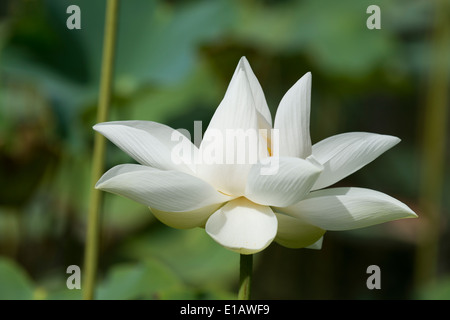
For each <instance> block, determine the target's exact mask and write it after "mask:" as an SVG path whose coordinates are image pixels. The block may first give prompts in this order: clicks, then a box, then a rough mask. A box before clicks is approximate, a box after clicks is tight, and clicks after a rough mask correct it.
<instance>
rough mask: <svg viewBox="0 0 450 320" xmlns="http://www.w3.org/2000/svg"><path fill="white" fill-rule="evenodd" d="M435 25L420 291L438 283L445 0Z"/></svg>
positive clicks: (449, 38)
mask: <svg viewBox="0 0 450 320" xmlns="http://www.w3.org/2000/svg"><path fill="white" fill-rule="evenodd" d="M434 4H435V26H434V32H433V34H432V39H431V44H430V49H431V52H430V53H431V55H430V64H431V65H430V70H429V75H428V76H429V83H428V94H427V98H426V99H427V100H426V102H425V112H424V113H423V115H422V117H423V118H424V130H423V148H422V177H421V180H422V181H421V188H420V199H419V201H420V202H419V204H420V206H421V210H422V216H423V217H424V218H425V219H426V220H425V222H427V223H425V224H422V225H423V228H422V229H421V230H420V231H421V233H420V234H419V236H420V242H419V245H418V248H417V254H416V266H415V282H416V287H417V289H420V288H421V287H422V286H424V285H426V284H429V283H431V282H433V281H436V280H437V265H438V253H439V241H440V234H441V227H442V218H441V211H442V200H443V193H442V190H443V185H444V180H443V179H444V176H445V175H444V173H445V168H446V163H445V145H446V137H447V134H446V132H448V131H447V119H448V101H449V94H448V84H449V79H450V73H449V71H448V70H449V67H450V63H449V59H448V57H449V54H450V52H449V48H450V22H449V20H448V18H447V17H448V16H447V14H448V12H449V10H450V5H449V3H448V2H447V1H446V0H440V1H436V2H434Z"/></svg>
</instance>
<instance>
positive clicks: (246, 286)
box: [238, 254, 253, 300]
mask: <svg viewBox="0 0 450 320" xmlns="http://www.w3.org/2000/svg"><path fill="white" fill-rule="evenodd" d="M252 270H253V255H252V254H241V257H240V279H239V292H238V299H239V300H250V291H251V290H250V288H251V283H252Z"/></svg>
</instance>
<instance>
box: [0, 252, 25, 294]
mask: <svg viewBox="0 0 450 320" xmlns="http://www.w3.org/2000/svg"><path fill="white" fill-rule="evenodd" d="M0 283H1V290H0V299H1V300H5V299H8V300H9V299H10V300H29V299H32V298H33V287H32V284H31V281H30V279H29V278H28V276H27V274H26V273H25V272H24V271H23V270H22V269H21V268H20V267H19V266H18V265H17V264H16V263H15V262H13V261H11V260H8V259H4V258H1V257H0Z"/></svg>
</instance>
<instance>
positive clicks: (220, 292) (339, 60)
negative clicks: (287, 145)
mask: <svg viewBox="0 0 450 320" xmlns="http://www.w3.org/2000/svg"><path fill="white" fill-rule="evenodd" d="M442 2H444V1H442ZM439 3H440V2H439V1H428V0H408V1H406V0H394V1H387V0H386V1H376V0H373V1H372V0H371V1H365V0H357V1H356V0H353V1H351V0H341V1H333V0H326V1H325V0H320V1H306V0H303V1H294V0H283V1H275V0H266V1H238V0H234V1H225V0H217V1H210V0H201V1H200V0H199V1H175V0H173V1H168V0H167V1H162V0H159V1H158V0H126V1H121V6H120V21H119V31H118V46H117V59H116V73H115V82H114V97H113V102H112V103H113V104H112V110H111V114H110V119H111V120H129V119H134V120H152V121H157V122H161V123H165V124H167V125H169V126H171V127H173V128H185V129H188V130H190V131H191V132H192V131H193V123H194V121H195V120H202V121H204V125H203V129H205V128H206V126H207V123H208V121H209V119H210V118H211V116H212V115H213V113H214V111H215V109H216V107H217V106H218V104H219V102H220V100H221V98H222V97H223V94H224V93H225V90H226V87H227V85H228V81H229V80H230V79H231V76H232V74H233V72H234V69H235V67H236V64H237V62H238V61H239V58H240V57H241V56H244V55H245V56H246V57H247V58H248V60H249V61H250V64H251V65H252V68H253V70H254V72H255V74H256V76H257V77H258V79H259V81H260V82H261V85H262V87H263V89H264V92H265V95H266V98H267V101H268V103H269V106H270V108H271V111H272V116H274V114H275V111H276V108H277V106H278V103H279V101H280V100H281V98H282V96H283V95H284V93H285V92H286V91H287V90H288V89H289V88H290V87H291V86H292V85H293V84H294V83H295V82H296V81H297V80H298V79H299V78H300V77H301V76H302V75H303V74H304V73H306V72H308V71H311V72H312V76H313V82H312V111H311V130H312V131H311V137H312V140H313V143H315V142H318V141H320V140H321V139H323V138H325V137H328V136H331V135H334V134H338V133H342V132H349V131H368V132H376V133H382V134H390V135H395V136H398V137H400V138H401V139H402V142H401V143H400V144H399V145H398V146H396V147H395V148H393V149H392V150H390V151H388V152H387V153H386V154H384V155H382V156H381V157H380V158H378V159H377V160H376V161H374V162H373V163H371V164H369V165H367V166H366V167H364V168H363V169H361V170H360V171H358V172H357V173H355V174H353V175H351V176H350V177H348V178H346V179H344V180H343V181H342V182H341V183H340V185H342V186H360V187H366V188H371V189H375V190H379V191H382V192H385V193H388V194H390V195H392V196H394V197H396V198H398V199H400V200H402V201H403V202H405V203H406V204H408V205H409V206H410V207H411V208H412V209H413V210H415V211H416V212H417V213H418V215H419V219H409V220H403V221H396V222H390V223H385V224H383V225H379V226H374V227H370V228H365V229H361V230H356V231H347V232H339V233H338V232H336V233H334V232H328V233H326V235H325V239H324V243H323V249H322V250H320V251H316V250H307V249H299V250H294V249H287V248H284V247H281V246H279V245H277V244H275V243H274V244H272V245H271V246H270V247H269V248H268V249H266V250H265V251H263V252H261V253H259V254H257V255H256V256H255V263H254V279H253V293H252V297H253V298H255V299H450V259H449V258H450V245H449V243H450V242H449V240H450V237H449V230H448V226H447V221H448V216H449V211H448V208H449V205H450V200H449V198H448V197H444V195H446V194H447V195H448V194H449V181H450V179H449V172H448V170H445V169H448V163H449V161H448V160H449V152H448V150H449V148H448V145H449V142H448V139H447V138H448V129H446V127H445V126H444V130H441V132H440V133H439V134H437V135H432V130H433V128H434V126H433V125H431V126H430V125H429V124H428V125H427V120H426V119H428V118H427V117H428V115H429V114H430V112H432V111H430V110H435V109H436V108H435V109H433V108H434V107H436V106H439V105H441V106H442V105H443V106H444V107H441V109H440V111H438V112H437V113H436V112H432V114H434V115H436V119H440V120H443V121H442V123H443V125H445V120H447V121H448V112H445V111H446V110H447V109H448V106H449V103H448V99H447V97H446V95H445V94H442V92H444V93H445V92H448V91H449V88H450V86H449V83H448V77H446V74H447V73H448V71H449V67H448V63H447V64H445V63H443V62H442V61H444V62H445V61H448V59H450V53H449V52H450V50H449V47H448V42H445V37H443V36H440V35H442V34H444V35H448V34H449V33H448V28H449V27H448V22H446V21H444V20H442V21H439V19H438V17H437V16H436V12H439V10H436V8H437V6H438V4H439ZM71 4H76V5H78V6H79V7H80V9H81V27H82V28H81V30H69V29H67V27H66V20H67V18H68V17H69V14H67V13H66V9H67V7H68V6H69V5H71ZM372 4H376V5H379V6H380V8H381V29H379V30H369V29H368V28H367V27H366V20H367V19H368V17H369V16H370V15H369V14H367V13H366V9H367V7H368V6H369V5H372ZM446 13H447V14H446V15H445V14H444V15H443V16H444V17H446V19H448V17H450V14H449V11H446ZM104 15H105V1H102V0H95V1H90V0H71V1H66V0H14V1H13V0H2V1H1V3H0V182H1V183H0V299H80V298H81V290H76V289H74V290H69V289H67V287H66V279H67V277H68V276H69V274H66V268H67V267H68V266H69V265H78V266H80V267H81V269H82V272H83V254H84V245H85V232H86V220H87V206H88V200H89V193H90V190H91V187H92V186H91V184H90V174H91V172H90V168H91V158H92V146H93V137H94V131H93V130H92V126H93V125H94V124H95V116H96V108H97V100H98V86H99V74H100V60H101V53H102V42H103V28H104ZM440 39H444V40H440ZM435 40H436V41H435ZM433 63H434V64H435V65H434V67H433ZM433 81H434V82H433ZM433 88H436V90H434V91H433ZM439 88H441V89H442V90H441V91H438V89H439ZM439 92H440V93H441V95H439ZM437 110H439V108H437ZM430 121H431V123H433V121H432V120H430ZM436 127H438V125H437V124H436ZM427 130H428V131H430V134H428V135H427V133H428V131H427ZM427 146H429V147H430V148H431V149H429V150H427V149H425V148H426V147H427ZM436 150H437V151H436ZM106 159H107V163H106V167H107V168H110V167H112V166H114V165H116V164H119V163H126V162H130V161H131V159H130V158H128V156H127V155H126V154H124V153H123V152H121V151H120V150H119V149H118V148H116V147H114V146H113V145H112V144H111V143H109V142H108V149H107V158H106ZM430 163H431V164H432V165H430ZM429 167H432V169H434V170H435V171H434V172H435V174H436V172H437V177H438V179H434V180H432V181H431V182H429V181H428V182H427V179H426V177H428V176H430V175H428V174H426V172H427V170H429ZM424 172H425V174H424ZM424 177H425V178H424ZM430 188H431V189H430ZM433 188H434V189H433ZM423 190H434V191H433V192H432V195H431V196H427V194H426V192H424V191H423ZM433 196H434V197H435V198H434V199H433ZM430 198H431V199H430ZM427 201H428V202H431V203H432V204H433V206H431V207H432V210H431V211H433V210H434V212H426V211H427V210H426V209H425V208H428V207H430V206H428V207H427V206H426V203H427ZM430 238H431V239H432V240H429V239H430ZM427 239H428V240H427ZM433 239H434V240H433ZM100 250H101V252H100V257H99V263H100V265H99V279H98V290H97V297H98V298H100V299H222V298H224V299H227V298H235V296H236V292H237V281H238V270H239V267H238V264H239V255H238V254H236V253H233V252H230V251H227V250H226V249H224V248H223V247H221V246H219V245H218V244H216V243H215V242H214V241H213V240H212V239H210V238H209V237H208V236H207V235H206V233H205V232H204V230H202V229H194V230H176V229H171V228H169V227H167V226H165V225H163V224H161V223H160V222H159V221H157V220H156V219H155V218H154V217H153V216H152V214H151V213H150V211H149V210H148V209H147V208H146V207H145V206H142V205H139V204H136V203H134V202H132V201H131V200H127V199H125V198H121V197H118V196H113V195H110V194H105V203H104V210H103V214H102V238H101V248H100ZM421 252H422V253H421ZM424 252H425V253H424ZM372 264H375V265H378V266H379V267H380V268H381V290H369V289H367V287H366V280H367V278H368V276H369V275H368V274H367V273H366V269H367V267H368V266H369V265H372ZM82 276H83V274H82Z"/></svg>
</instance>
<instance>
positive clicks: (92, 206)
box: [83, 0, 119, 300]
mask: <svg viewBox="0 0 450 320" xmlns="http://www.w3.org/2000/svg"><path fill="white" fill-rule="evenodd" d="M118 11H119V0H108V1H107V7H106V20H105V35H104V39H103V57H102V67H101V68H102V69H101V78H100V92H99V102H98V103H99V104H98V110H97V123H99V122H105V121H107V120H108V109H109V105H110V101H111V92H112V86H113V73H114V57H115V46H116V34H117V17H118ZM105 147H106V144H105V138H104V137H103V136H101V135H100V134H99V133H96V134H95V140H94V151H93V159H92V176H91V178H92V181H91V185H92V186H94V185H95V183H96V182H97V181H98V179H100V177H101V176H102V174H103V171H104V159H105ZM102 200H103V196H102V192H101V191H100V190H97V189H95V188H93V187H92V191H91V198H90V203H89V212H88V226H87V233H86V250H85V256H84V263H85V266H84V277H83V278H84V283H83V289H84V291H83V299H85V300H91V299H93V298H94V288H95V281H96V275H97V263H98V247H99V239H100V210H101V204H102Z"/></svg>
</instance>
